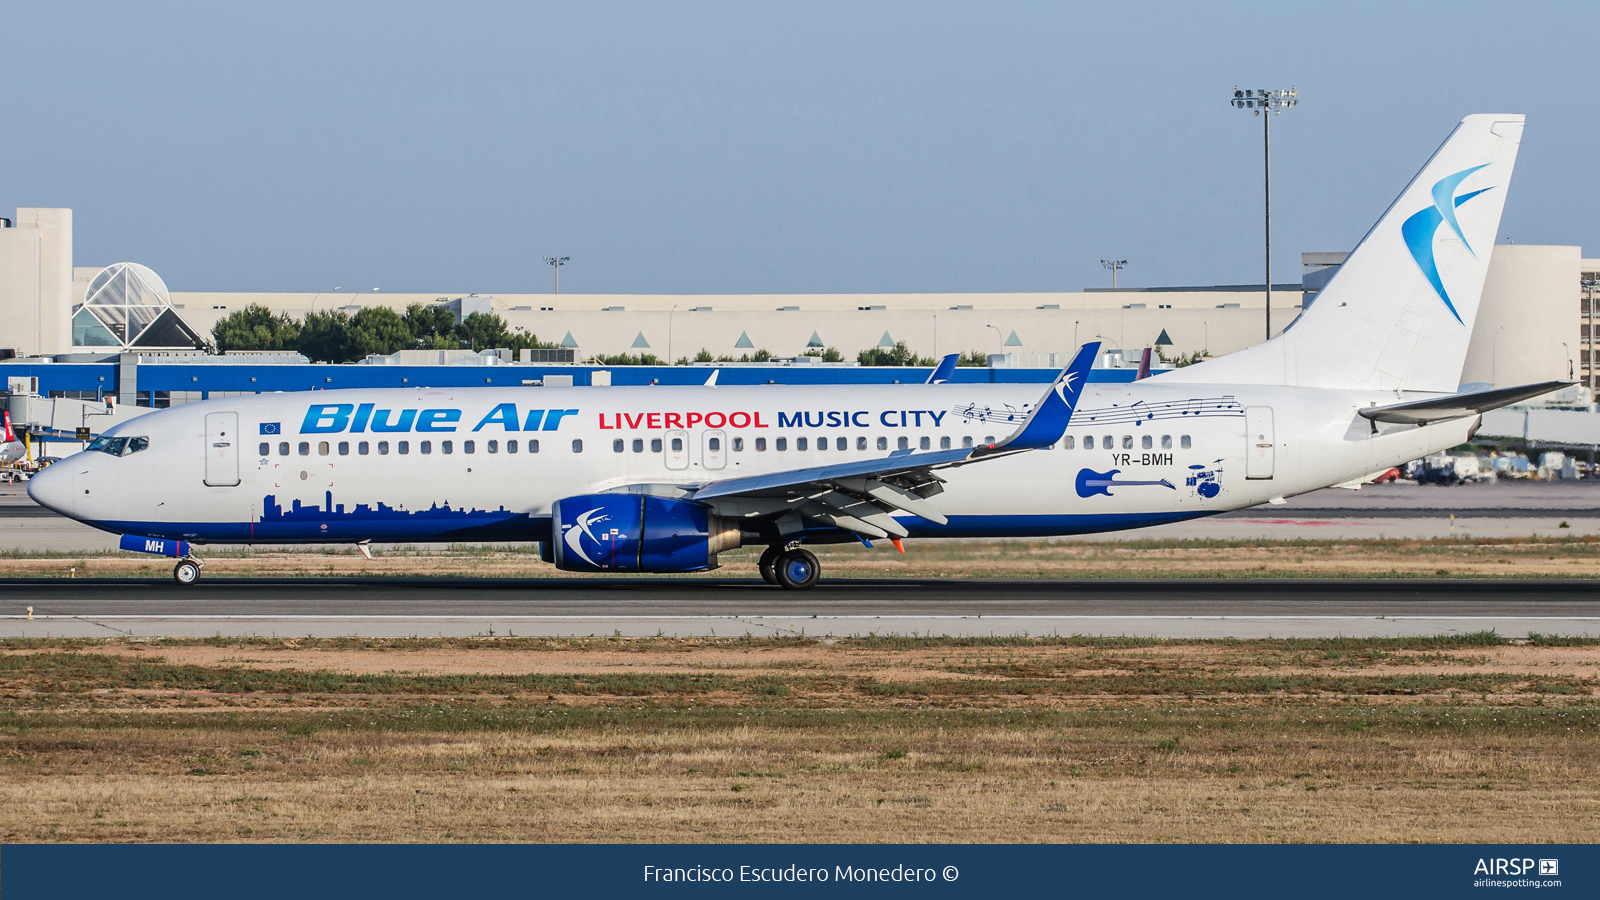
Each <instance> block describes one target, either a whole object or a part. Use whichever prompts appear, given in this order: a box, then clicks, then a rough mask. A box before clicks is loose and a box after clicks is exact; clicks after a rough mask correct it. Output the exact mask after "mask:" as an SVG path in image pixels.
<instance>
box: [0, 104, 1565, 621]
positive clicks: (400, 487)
mask: <svg viewBox="0 0 1600 900" xmlns="http://www.w3.org/2000/svg"><path fill="white" fill-rule="evenodd" d="M1522 128H1523V117H1522V116H1520V115H1474V116H1469V117H1467V118H1466V119H1464V120H1462V122H1461V123H1460V125H1458V126H1457V127H1456V129H1455V130H1454V132H1453V133H1452V134H1451V135H1450V137H1449V138H1448V139H1447V140H1446V141H1445V143H1444V145H1443V146H1441V147H1440V148H1439V150H1438V151H1436V152H1435V153H1434V155H1433V157H1432V159H1430V160H1429V161H1428V163H1427V165H1426V166H1424V167H1423V169H1422V171H1421V173H1419V174H1418V175H1417V176H1416V178H1415V179H1413V180H1412V182H1411V184H1410V185H1409V186H1407V187H1406V189H1405V190H1404V191H1403V192H1402V193H1401V195H1400V197H1399V199H1398V200H1396V201H1395V203H1394V204H1393V205H1392V206H1391V207H1390V208H1389V210H1388V211H1387V212H1386V213H1384V215H1383V217H1382V218H1381V219H1380V220H1379V221H1378V224H1377V225H1376V226H1374V227H1373V229H1372V230H1371V231H1370V232H1368V234H1367V235H1366V237H1364V238H1363V239H1362V241H1361V243H1360V244H1359V245H1358V246H1357V247H1356V249H1355V252H1354V253H1352V254H1351V256H1350V258H1349V259H1348V261H1347V262H1346V263H1345V264H1344V266H1343V267H1342V268H1341V269H1340V270H1339V272H1338V273H1337V274H1336V275H1335V276H1334V278H1333V280H1332V281H1331V282H1330V283H1329V284H1328V286H1327V287H1326V288H1325V289H1324V290H1323V291H1322V292H1321V294H1320V295H1319V296H1318V297H1317V299H1316V302H1315V304H1314V305H1313V306H1312V307H1311V308H1310V309H1308V310H1306V311H1305V312H1304V313H1303V314H1302V315H1301V317H1300V318H1299V320H1298V321H1296V322H1295V323H1294V324H1293V325H1292V326H1291V327H1290V328H1289V329H1287V330H1286V331H1284V332H1283V333H1282V334H1280V335H1278V336H1277V337H1275V338H1273V339H1271V340H1269V341H1267V342H1265V343H1263V344H1260V345H1258V346H1255V347H1252V348H1250V349H1248V350H1244V351H1241V352H1239V353H1234V354H1231V355H1229V356H1226V357H1223V358H1221V359H1217V360H1214V361H1210V362H1205V363H1201V364H1199V365H1195V366H1190V367H1188V368H1184V369H1178V370H1175V371H1172V372H1168V373H1164V374H1161V375H1157V376H1155V377H1153V378H1148V379H1144V380H1140V381H1136V382H1134V383H1131V384H1088V385H1086V384H1085V380H1086V375H1087V371H1088V369H1089V366H1090V363H1091V361H1092V360H1093V359H1094V356H1095V354H1096V351H1097V349H1098V345H1094V344H1090V345H1086V346H1084V347H1083V348H1081V349H1080V351H1079V353H1078V355H1077V357H1076V359H1075V360H1074V361H1073V363H1072V364H1071V365H1070V366H1068V367H1067V368H1066V369H1065V370H1063V371H1062V373H1061V374H1060V376H1058V378H1057V379H1056V381H1055V383H1054V384H1052V385H1051V386H1050V388H1049V389H1048V390H1046V391H1044V392H1043V394H1042V395H1041V394H1040V393H1039V389H1038V388H1037V387H1030V386H1027V385H1014V384H992V385H991V384H985V385H970V384H950V383H947V382H943V380H942V379H941V378H940V377H938V376H939V375H940V374H941V373H937V372H936V373H935V377H933V378H930V379H929V382H930V383H928V384H924V385H913V386H878V387H863V386H858V385H852V386H845V385H840V386H838V387H831V388H830V387H816V386H807V387H792V386H775V385H767V386H750V387H719V386H715V384H714V382H715V377H714V376H713V378H712V383H710V384H707V385H705V386H695V387H660V386H649V387H573V388H555V387H526V388H446V389H435V390H430V389H426V388H423V389H406V388H400V389H381V390H344V391H326V392H316V393H295V394H268V395H258V396H254V397H229V398H227V399H219V400H211V401H207V402H204V403H193V404H188V405H185V406H181V407H177V408H174V409H168V410H163V411H160V412H155V413H151V414H148V415H144V416H141V417H139V418H137V419H134V420H132V421H128V422H125V423H121V424H118V425H116V426H114V427H112V428H110V429H108V430H107V431H106V432H105V434H104V435H102V436H101V437H99V438H98V439H96V440H95V441H94V442H93V443H92V444H91V446H90V447H89V449H88V450H87V451H86V452H83V453H79V454H77V455H74V456H72V457H69V458H67V459H65V460H63V461H62V462H60V463H58V464H56V465H54V466H51V467H50V468H49V469H47V470H45V471H44V472H43V473H41V474H40V475H39V476H37V477H36V478H34V479H33V481H31V482H30V483H29V487H28V493H29V495H30V496H31V497H33V499H34V500H36V501H37V502H39V503H41V504H43V505H45V506H47V507H49V508H51V509H53V510H56V511H57V512H60V513H62V514H63V515H67V516H71V517H72V518H74V519H78V520H80V521H82V522H86V523H88V524H90V525H93V526H95V527H97V528H101V529H104V530H106V531H109V532H113V533H116V534H121V535H124V537H123V539H122V546H123V547H124V548H125V549H129V550H136V551H143V552H149V553H159V554H166V555H169V556H173V557H176V558H178V559H179V562H178V564H177V567H176V569H175V571H174V575H175V577H176V578H177V580H178V581H179V582H180V583H184V584H187V583H191V582H193V581H195V580H196V579H197V578H198V577H199V573H200V569H199V566H200V565H202V564H203V563H201V561H200V560H199V559H198V558H197V557H196V556H195V554H194V552H193V549H194V545H199V544H249V543H270V544H283V543H327V544H338V543H344V544H357V545H359V546H360V547H361V548H362V549H363V552H365V549H366V546H367V543H368V542H372V541H379V542H425V541H538V542H540V548H541V551H542V552H543V555H544V556H545V558H546V559H548V560H550V561H551V562H553V563H555V565H556V566H557V567H558V568H561V569H565V570H570V571H580V572H692V571H699V570H704V569H709V568H714V567H716V565H717V554H718V553H719V552H721V551H723V550H728V549H730V548H734V547H739V546H741V545H757V544H758V545H764V546H766V547H767V548H768V549H767V551H766V552H765V553H764V554H762V556H761V563H760V569H761V574H762V576H763V577H764V578H765V579H766V580H767V581H768V582H770V583H775V584H779V585H781V586H783V587H785V588H790V589H798V588H808V587H810V586H812V585H813V584H814V583H816V580H817V577H818V573H819V569H818V565H817V560H816V557H815V556H814V555H813V554H812V553H810V552H809V551H808V550H807V549H806V545H808V544H826V543H839V542H855V541H860V542H861V543H862V544H865V545H866V546H868V547H870V546H871V541H872V540H875V539H887V540H890V541H892V542H893V543H895V544H896V545H897V546H900V545H901V539H902V538H906V537H1001V536H1034V535H1068V534H1083V533H1087V532H1099V531H1113V530H1120V529H1129V528H1138V527H1142V526H1149V525H1159V524H1163V523H1168V522H1178V521H1183V520H1185V519H1192V518H1196V517H1199V516H1207V515H1211V514H1214V513H1218V512H1222V511H1225V510H1233V509H1240V508H1243V507H1249V506H1254V505H1256V504H1259V503H1264V502H1267V501H1271V500H1275V499H1278V498H1282V497H1287V496H1290V495H1292V494H1299V493H1302V492H1304V491H1310V490H1315V489H1317V488H1322V487H1327V486H1330V485H1339V484H1353V483H1360V482H1361V481H1362V480H1364V479H1365V478H1367V477H1369V476H1371V475H1373V474H1375V473H1379V472H1383V471H1385V470H1387V469H1388V468H1390V467H1391V466H1395V465H1399V464H1401V463H1404V462H1406V461H1408V460H1412V459H1416V458H1418V457H1420V456H1424V455H1426V454H1429V453H1433V452H1435V451H1438V450H1442V449H1445V448H1448V447H1452V446H1455V445H1457V444H1460V443H1462V442H1464V441H1466V440H1467V439H1468V438H1470V437H1471V436H1472V434H1473V433H1474V432H1475V430H1476V429H1477V427H1478V422H1479V416H1480V414H1481V413H1482V412H1484V411H1486V410H1489V409H1494V408H1496V407H1499V406H1504V405H1506V404H1509V403H1512V402H1516V401H1517V400H1520V399H1524V398H1527V397H1531V396H1536V395H1538V394H1542V393H1545V392H1548V391H1550V390H1553V389H1555V388H1557V387H1560V386H1561V384H1562V383H1546V384H1538V385H1526V386H1522V387H1517V388H1507V389H1499V390H1491V391H1484V392H1479V393H1471V394H1460V393H1457V391H1458V389H1459V388H1458V385H1459V382H1460V376H1461V368H1462V362H1463V359H1464V358H1465V355H1466V351H1467V342H1468V340H1469V338H1470V337H1471V333H1472V323H1473V318H1474V315H1475V314H1476V312H1477V309H1478V299H1479V295H1480V293H1481V291H1482V288H1483V280H1484V272H1485V269H1486V267H1487V265H1488V262H1489V255H1490V252H1491V250H1492V246H1493V244H1494V241H1495V236H1496V232H1497V230H1498V228H1499V222H1500V213H1501V210H1502V208H1503V206H1504V204H1505V198H1506V186H1507V184H1508V182H1509V180H1510V178H1511V170H1512V166H1513V164H1514V163H1515V161H1516V156H1517V147H1518V143H1519V141H1520V139H1521V135H1522Z"/></svg>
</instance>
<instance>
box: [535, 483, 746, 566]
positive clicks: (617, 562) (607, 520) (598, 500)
mask: <svg viewBox="0 0 1600 900" xmlns="http://www.w3.org/2000/svg"><path fill="white" fill-rule="evenodd" d="M551 515H552V519H553V520H554V521H553V534H552V535H551V537H552V539H553V540H552V541H551V544H552V550H553V551H554V552H553V553H552V554H551V555H552V556H553V557H554V562H555V564H556V568H558V569H564V570H566V571H568V572H698V571H700V570H703V569H714V568H716V567H717V552H718V551H720V550H731V549H733V548H735V547H738V546H739V527H738V525H737V524H735V523H725V522H724V521H723V520H722V519H720V518H718V517H717V516H714V515H712V514H711V510H710V509H709V508H707V507H706V506H703V505H701V504H699V503H690V502H687V501H684V500H673V499H670V498H667V497H650V496H646V495H643V494H585V495H583V496H579V497H566V498H564V499H561V500H558V501H556V503H555V507H554V508H553V509H552V510H551Z"/></svg>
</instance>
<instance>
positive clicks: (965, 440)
mask: <svg viewBox="0 0 1600 900" xmlns="http://www.w3.org/2000/svg"><path fill="white" fill-rule="evenodd" d="M961 446H962V448H963V449H964V448H967V447H971V446H972V435H970V434H964V435H962V436H961Z"/></svg>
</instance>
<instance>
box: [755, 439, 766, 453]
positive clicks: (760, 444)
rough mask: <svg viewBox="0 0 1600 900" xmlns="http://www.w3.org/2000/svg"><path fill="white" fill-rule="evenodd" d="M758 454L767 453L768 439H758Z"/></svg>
mask: <svg viewBox="0 0 1600 900" xmlns="http://www.w3.org/2000/svg"><path fill="white" fill-rule="evenodd" d="M756 452H757V453H765V452H767V439H766V438H756Z"/></svg>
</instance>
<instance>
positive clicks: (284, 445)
mask: <svg viewBox="0 0 1600 900" xmlns="http://www.w3.org/2000/svg"><path fill="white" fill-rule="evenodd" d="M278 455H279V456H288V455H289V442H288V441H283V442H281V443H279V444H278Z"/></svg>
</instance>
